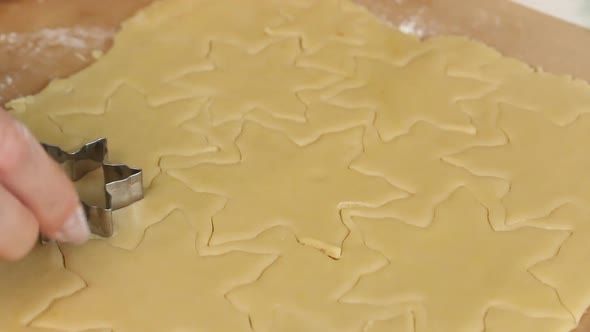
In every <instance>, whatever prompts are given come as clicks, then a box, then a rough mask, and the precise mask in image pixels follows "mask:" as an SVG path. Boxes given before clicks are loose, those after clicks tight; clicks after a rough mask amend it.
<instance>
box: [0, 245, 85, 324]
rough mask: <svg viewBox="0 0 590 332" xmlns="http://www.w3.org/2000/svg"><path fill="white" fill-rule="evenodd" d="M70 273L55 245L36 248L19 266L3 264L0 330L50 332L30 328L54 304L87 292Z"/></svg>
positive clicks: (0, 264)
mask: <svg viewBox="0 0 590 332" xmlns="http://www.w3.org/2000/svg"><path fill="white" fill-rule="evenodd" d="M84 286H85V284H84V281H83V280H82V279H80V278H79V277H78V276H76V275H75V274H73V273H72V272H70V271H67V270H66V269H65V268H64V266H63V258H62V255H61V253H60V251H59V249H58V248H57V246H56V245H55V244H47V245H44V246H40V247H37V248H35V249H34V250H33V251H32V252H31V253H29V255H28V256H27V257H26V258H24V259H23V260H21V261H19V262H14V263H9V262H0V294H1V296H0V308H2V310H0V327H2V330H3V331H10V332H41V331H46V332H51V331H53V330H51V331H47V330H41V329H38V328H35V327H31V326H29V323H30V322H31V321H32V320H33V319H34V318H35V317H36V316H37V315H39V314H40V313H41V312H43V311H44V310H46V309H47V308H48V307H49V306H50V304H51V302H53V301H54V300H56V299H58V298H61V297H65V296H69V295H71V294H74V293H75V292H76V291H79V290H80V289H82V288H84Z"/></svg>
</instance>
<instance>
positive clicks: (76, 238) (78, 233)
mask: <svg viewBox="0 0 590 332" xmlns="http://www.w3.org/2000/svg"><path fill="white" fill-rule="evenodd" d="M89 237H90V229H89V228H88V222H87V221H86V214H85V213H84V209H82V207H81V206H78V209H76V212H75V213H74V214H73V215H72V216H71V217H70V219H68V221H67V222H66V223H65V224H64V225H63V226H62V227H61V230H60V231H59V232H57V233H55V235H54V236H53V238H54V239H55V240H57V241H59V242H69V243H74V244H80V243H84V242H86V241H87V240H88V238H89Z"/></svg>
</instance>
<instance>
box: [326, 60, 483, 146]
mask: <svg viewBox="0 0 590 332" xmlns="http://www.w3.org/2000/svg"><path fill="white" fill-rule="evenodd" d="M446 65H447V63H446V61H445V57H443V56H439V55H437V54H436V53H434V52H427V53H426V54H422V55H419V56H417V57H414V58H413V59H412V60H411V61H410V62H409V63H407V64H405V65H403V66H398V65H394V64H391V63H387V62H384V61H381V60H369V59H366V58H357V71H356V74H355V76H354V77H353V78H352V79H349V80H346V81H345V82H343V83H341V84H338V86H337V87H335V88H334V90H333V91H331V92H326V93H325V97H326V98H327V99H328V100H329V102H331V103H333V104H335V105H338V106H341V107H349V108H350V107H370V108H374V109H375V110H376V111H377V115H376V118H375V127H376V128H377V129H378V131H379V134H380V136H381V137H382V138H383V139H384V140H385V141H389V140H391V139H393V138H394V137H396V136H399V135H401V134H405V133H407V132H408V131H409V129H410V128H411V127H412V125H414V124H415V123H416V122H418V121H426V122H431V123H434V124H436V125H437V126H439V127H441V128H443V129H447V130H458V131H462V132H465V133H475V128H474V127H473V126H472V124H471V122H470V119H469V117H468V116H467V114H465V113H463V112H462V111H461V107H460V106H459V104H458V103H457V102H458V101H460V100H465V99H476V98H479V97H482V96H483V95H484V94H486V93H489V91H490V89H491V88H493V86H492V85H491V84H489V83H484V82H482V81H480V80H475V79H470V78H463V77H453V76H449V75H447V73H446V72H445V69H446Z"/></svg>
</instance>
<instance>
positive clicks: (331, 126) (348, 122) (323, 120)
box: [245, 100, 374, 145]
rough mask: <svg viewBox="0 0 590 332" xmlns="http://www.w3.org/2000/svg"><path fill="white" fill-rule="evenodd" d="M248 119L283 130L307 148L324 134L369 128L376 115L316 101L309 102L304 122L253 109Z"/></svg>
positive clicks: (368, 111) (371, 112) (247, 115)
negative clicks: (361, 126) (355, 128)
mask: <svg viewBox="0 0 590 332" xmlns="http://www.w3.org/2000/svg"><path fill="white" fill-rule="evenodd" d="M245 118H246V119H247V120H250V121H255V122H258V123H260V124H261V125H262V126H264V127H267V128H272V129H274V130H277V131H282V132H284V133H285V134H286V135H287V136H289V138H290V139H291V140H293V141H295V143H297V144H299V145H308V144H310V143H312V142H314V141H316V140H317V139H318V138H319V137H320V136H322V135H324V134H328V133H335V132H339V131H344V130H347V129H351V128H354V127H358V126H360V125H364V126H365V127H369V126H370V125H371V124H372V122H373V118H374V112H373V111H371V110H368V109H348V108H342V107H338V106H334V105H331V104H328V103H325V102H322V101H320V100H316V101H313V102H311V103H308V106H307V110H306V112H305V118H306V121H305V122H293V121H289V120H285V119H280V118H277V117H274V116H272V114H269V113H267V112H263V111H261V110H253V111H252V112H250V113H248V114H246V116H245Z"/></svg>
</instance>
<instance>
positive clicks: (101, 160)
mask: <svg viewBox="0 0 590 332" xmlns="http://www.w3.org/2000/svg"><path fill="white" fill-rule="evenodd" d="M41 145H42V146H43V148H44V149H45V151H46V152H47V153H48V154H49V156H51V158H53V160H55V161H56V162H57V163H59V164H60V165H61V166H62V167H63V169H64V171H65V172H66V174H67V175H68V177H69V178H70V179H71V180H72V181H77V180H80V179H81V178H83V177H84V176H85V175H86V174H88V173H90V172H91V171H94V170H96V169H98V168H100V167H102V170H103V175H104V194H105V207H100V206H95V205H90V204H87V203H86V202H84V201H83V200H82V202H81V204H82V207H83V208H84V212H85V213H86V218H87V219H88V226H89V228H90V231H91V232H92V233H93V234H96V235H98V236H101V237H110V236H112V235H113V211H114V210H117V209H120V208H123V207H126V206H129V205H131V204H133V203H135V202H137V201H139V200H141V199H143V175H142V171H141V169H138V168H132V167H129V166H127V165H124V164H110V163H108V162H106V160H107V156H108V146H107V139H106V138H99V139H97V140H95V141H92V142H89V143H86V144H84V145H83V146H82V147H81V148H80V149H78V150H77V151H74V152H67V151H64V150H62V149H61V148H60V147H58V146H55V145H51V144H45V143H41ZM42 241H45V239H42Z"/></svg>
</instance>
